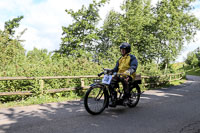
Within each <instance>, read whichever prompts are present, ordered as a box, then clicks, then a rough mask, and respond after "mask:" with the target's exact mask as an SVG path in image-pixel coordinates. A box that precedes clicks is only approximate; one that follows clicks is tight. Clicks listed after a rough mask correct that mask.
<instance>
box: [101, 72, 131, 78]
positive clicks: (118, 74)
mask: <svg viewBox="0 0 200 133" xmlns="http://www.w3.org/2000/svg"><path fill="white" fill-rule="evenodd" d="M103 74H104V72H101V73H99V74H98V77H101V75H103ZM111 75H113V73H112V74H111ZM114 75H117V76H120V75H124V76H130V75H128V74H126V73H116V74H114Z"/></svg>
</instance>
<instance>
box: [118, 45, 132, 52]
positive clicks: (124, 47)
mask: <svg viewBox="0 0 200 133" xmlns="http://www.w3.org/2000/svg"><path fill="white" fill-rule="evenodd" d="M122 48H123V49H126V53H129V52H131V45H130V44H129V43H126V42H123V43H121V45H120V49H122Z"/></svg>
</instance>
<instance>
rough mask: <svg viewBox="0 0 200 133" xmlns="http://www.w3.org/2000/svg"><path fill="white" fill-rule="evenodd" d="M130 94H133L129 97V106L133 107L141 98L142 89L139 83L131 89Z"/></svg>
mask: <svg viewBox="0 0 200 133" xmlns="http://www.w3.org/2000/svg"><path fill="white" fill-rule="evenodd" d="M130 94H131V96H130V98H129V103H128V107H130V108H133V107H135V106H137V104H138V102H139V100H140V95H141V90H140V87H139V85H138V84H136V85H135V87H134V88H133V89H132V90H131V92H130Z"/></svg>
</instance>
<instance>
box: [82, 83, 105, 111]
mask: <svg viewBox="0 0 200 133" xmlns="http://www.w3.org/2000/svg"><path fill="white" fill-rule="evenodd" d="M108 100H109V97H108V93H107V91H105V90H104V89H103V87H102V86H98V85H96V86H92V87H90V88H89V89H88V90H87V92H86V94H85V97H84V106H85V109H86V110H87V112H88V113H90V114H92V115H98V114H100V113H102V112H103V111H104V109H105V108H106V106H107V103H108Z"/></svg>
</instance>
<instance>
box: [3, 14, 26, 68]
mask: <svg viewBox="0 0 200 133" xmlns="http://www.w3.org/2000/svg"><path fill="white" fill-rule="evenodd" d="M22 18H23V17H18V18H14V19H13V20H9V21H7V22H5V29H4V30H0V62H1V65H0V69H1V70H2V71H4V70H5V69H6V68H7V67H9V65H11V64H14V65H15V66H16V67H17V65H18V64H20V63H21V62H23V59H24V58H25V49H24V48H23V46H22V45H21V44H20V42H19V40H18V39H19V38H15V37H14V33H15V28H17V27H19V22H20V20H21V19H22Z"/></svg>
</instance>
